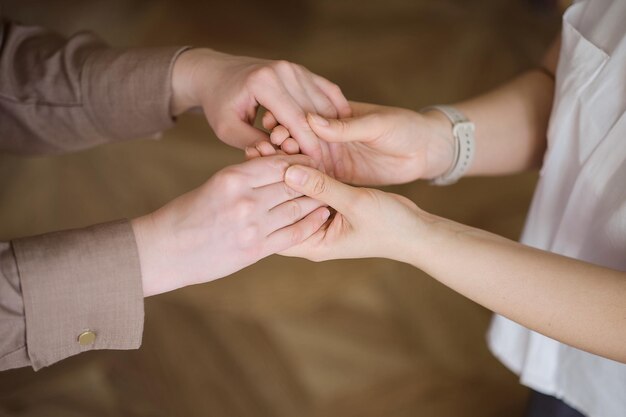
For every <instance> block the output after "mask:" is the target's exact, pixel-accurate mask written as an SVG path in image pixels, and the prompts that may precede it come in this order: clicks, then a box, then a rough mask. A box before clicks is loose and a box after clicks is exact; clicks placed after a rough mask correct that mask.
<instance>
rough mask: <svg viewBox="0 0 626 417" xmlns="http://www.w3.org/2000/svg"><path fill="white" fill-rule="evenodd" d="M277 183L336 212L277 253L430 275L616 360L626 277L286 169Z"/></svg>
mask: <svg viewBox="0 0 626 417" xmlns="http://www.w3.org/2000/svg"><path fill="white" fill-rule="evenodd" d="M286 181H287V183H288V185H289V186H290V187H292V188H293V189H294V190H297V191H298V192H301V193H303V194H305V195H308V196H311V197H313V198H316V199H319V200H321V201H323V202H325V203H327V204H329V205H330V206H332V207H333V208H335V209H336V210H337V211H338V213H337V215H335V217H334V218H333V220H332V222H330V223H329V224H327V225H326V226H325V227H324V228H323V229H321V230H320V231H318V232H317V233H315V234H314V235H313V236H312V237H311V238H309V239H308V240H307V241H306V242H305V243H304V244H301V245H299V246H297V247H295V248H292V249H290V250H288V251H286V252H285V253H284V254H286V255H289V256H301V257H305V258H308V259H312V260H316V261H319V260H326V259H341V258H366V257H384V258H389V259H394V260H397V261H401V262H406V263H409V264H411V265H414V266H415V267H417V268H420V269H422V270H424V271H425V272H427V273H428V274H430V275H431V276H432V277H433V278H435V279H437V280H438V281H440V282H442V283H443V284H445V285H447V286H448V287H450V288H452V289H453V290H455V291H457V292H459V293H460V294H463V295H464V296H466V297H468V298H470V299H472V300H474V301H476V302H477V303H479V304H481V305H483V306H485V307H487V308H489V309H491V310H493V311H495V312H497V313H499V314H502V315H504V316H506V317H508V318H510V319H511V320H514V321H516V322H518V323H520V324H522V325H524V326H526V327H528V328H530V329H533V330H535V331H537V332H540V333H542V334H544V335H546V336H549V337H551V338H554V339H556V340H559V341H561V342H563V343H566V344H569V345H571V346H575V347H577V348H580V349H583V350H586V351H589V352H592V353H595V354H598V355H601V356H605V357H607V358H610V359H614V360H617V361H620V362H624V363H626V330H625V329H626V273H625V272H623V271H617V270H612V269H608V268H604V267H601V266H597V265H592V264H590V263H586V262H581V261H578V260H575V259H571V258H566V257H563V256H560V255H555V254H552V253H549V252H544V251H540V250H536V249H533V248H530V247H527V246H524V245H521V244H519V243H515V242H513V241H510V240H508V239H505V238H502V237H499V236H496V235H493V234H491V233H488V232H485V231H481V230H478V229H474V228H471V227H469V226H464V225H461V224H458V223H455V222H453V221H450V220H445V219H442V218H440V217H437V216H433V215H431V214H428V213H425V212H424V211H422V210H420V209H419V208H417V207H416V206H415V204H414V203H413V202H411V201H409V200H408V199H406V198H403V197H400V196H398V195H394V194H389V193H384V192H382V191H379V190H372V189H367V188H353V187H350V186H348V185H345V184H342V183H340V182H338V181H336V180H334V179H332V178H330V177H328V176H326V175H324V174H322V173H320V172H318V171H315V170H312V169H310V168H306V167H302V168H301V167H292V168H290V169H289V170H288V171H287V177H286Z"/></svg>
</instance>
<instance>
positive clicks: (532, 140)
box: [246, 39, 560, 185]
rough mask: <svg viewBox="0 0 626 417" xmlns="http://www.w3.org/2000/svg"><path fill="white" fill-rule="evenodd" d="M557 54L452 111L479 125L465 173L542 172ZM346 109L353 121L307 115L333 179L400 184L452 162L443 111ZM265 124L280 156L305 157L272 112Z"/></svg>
mask: <svg viewBox="0 0 626 417" xmlns="http://www.w3.org/2000/svg"><path fill="white" fill-rule="evenodd" d="M559 48H560V41H559V39H557V40H556V41H555V42H554V43H553V45H552V47H551V48H550V50H549V51H548V53H547V54H546V56H545V58H544V60H543V63H542V64H541V66H540V67H538V68H535V69H533V70H529V71H527V72H525V73H523V74H522V75H520V76H519V77H517V78H515V79H514V80H512V81H510V82H508V83H506V84H504V85H503V86H501V87H498V88H496V89H494V90H492V91H490V92H488V93H486V94H483V95H480V96H477V97H475V98H472V99H469V100H466V101H463V102H461V103H458V104H456V105H455V106H456V107H457V108H459V109H460V110H461V111H462V112H463V113H465V114H466V116H468V117H469V119H470V120H471V121H473V122H474V124H475V125H476V147H477V149H476V157H475V160H474V162H473V164H472V166H471V167H470V171H469V175H502V174H511V173H516V172H520V171H525V170H528V169H532V168H537V167H539V165H540V164H541V161H542V158H543V154H544V152H545V148H546V131H547V127H548V120H549V118H550V112H551V109H552V97H553V95H554V73H555V70H556V62H557V61H558V55H559ZM351 106H352V117H350V118H341V119H325V118H324V117H320V115H319V114H309V115H308V122H309V125H310V126H311V129H312V130H313V132H315V134H316V135H317V136H318V137H319V138H321V139H323V140H322V142H323V143H324V146H325V147H326V148H327V149H328V159H329V160H330V162H331V164H332V165H334V166H333V169H332V170H329V171H327V172H331V173H333V175H334V177H335V178H337V179H338V180H340V181H343V182H348V183H351V184H359V185H383V184H399V183H405V182H410V181H414V180H417V179H428V178H434V177H437V176H439V175H441V174H442V173H444V172H445V171H446V170H447V169H448V168H449V167H450V165H451V164H452V158H453V154H454V151H453V149H454V145H453V143H454V141H453V137H452V129H451V128H450V121H449V120H448V119H447V118H446V117H445V116H444V115H443V114H441V113H440V112H438V111H430V112H426V113H419V112H416V111H413V110H408V109H402V108H397V107H387V106H379V105H374V104H366V103H356V102H352V103H351ZM321 116H324V115H321ZM263 123H264V126H265V127H266V128H267V129H273V130H272V134H271V140H272V142H273V143H274V144H276V145H280V146H281V148H282V150H283V151H285V152H287V153H297V152H299V151H300V150H301V149H302V150H303V152H305V153H306V150H305V149H304V148H302V146H299V145H301V144H300V142H301V141H300V140H298V139H297V138H295V136H294V135H292V133H291V131H290V129H289V128H288V127H286V126H284V125H280V124H278V122H277V121H276V120H275V118H274V117H273V116H272V115H271V114H270V113H268V114H266V117H264V119H263ZM292 136H293V137H292ZM294 138H295V139H294ZM329 144H330V145H331V146H329ZM275 153H276V151H275V150H274V148H273V147H272V146H269V144H264V143H261V144H257V146H256V149H254V148H253V149H248V150H247V153H246V154H247V157H248V158H254V157H258V156H269V155H273V154H275Z"/></svg>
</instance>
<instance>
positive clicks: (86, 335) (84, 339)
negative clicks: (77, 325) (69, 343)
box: [78, 330, 96, 346]
mask: <svg viewBox="0 0 626 417" xmlns="http://www.w3.org/2000/svg"><path fill="white" fill-rule="evenodd" d="M95 341H96V333H95V332H92V331H91V330H87V331H84V332H82V333H81V334H79V335H78V344H79V345H81V346H89V345H91V344H93V342H95Z"/></svg>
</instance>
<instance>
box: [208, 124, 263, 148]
mask: <svg viewBox="0 0 626 417" xmlns="http://www.w3.org/2000/svg"><path fill="white" fill-rule="evenodd" d="M211 127H212V128H213V131H214V132H215V135H216V136H217V137H218V138H219V139H220V140H221V141H222V142H224V143H226V144H228V145H231V146H235V147H237V148H240V149H243V148H245V147H246V146H251V145H253V144H255V143H257V142H267V141H269V136H268V135H267V133H265V132H263V131H262V130H259V129H257V128H256V127H254V126H251V125H249V124H248V123H246V122H245V121H243V120H241V119H239V118H237V117H226V118H223V119H222V120H221V121H220V122H219V124H216V125H215V126H214V125H213V124H211Z"/></svg>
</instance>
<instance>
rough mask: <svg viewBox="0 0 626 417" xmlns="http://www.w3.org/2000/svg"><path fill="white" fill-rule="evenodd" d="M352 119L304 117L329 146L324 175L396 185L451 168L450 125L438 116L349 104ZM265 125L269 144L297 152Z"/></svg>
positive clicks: (262, 150) (263, 149) (277, 128)
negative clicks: (270, 131) (269, 132)
mask: <svg viewBox="0 0 626 417" xmlns="http://www.w3.org/2000/svg"><path fill="white" fill-rule="evenodd" d="M351 107H352V111H353V117H352V118H347V119H343V120H336V119H326V118H323V117H320V116H319V115H316V114H308V116H307V120H308V122H309V125H310V126H311V130H312V131H313V132H314V133H315V134H316V135H317V136H318V137H319V138H321V139H322V140H323V141H325V142H327V143H328V154H327V155H328V158H329V160H328V161H326V165H331V166H332V169H329V170H328V169H327V172H329V173H332V174H334V177H335V178H337V179H338V180H340V181H342V182H348V183H351V184H358V185H384V184H400V183H405V182H410V181H414V180H416V179H420V178H434V177H436V176H438V175H440V174H442V173H443V172H445V171H446V169H448V167H449V166H450V165H451V164H452V156H453V151H454V145H453V141H452V133H451V132H452V130H451V129H450V122H449V121H448V120H447V119H446V118H445V116H443V115H440V114H438V112H429V113H426V114H421V113H417V112H414V111H411V110H407V109H401V108H397V107H387V106H379V105H375V104H366V103H355V102H352V103H351ZM263 122H264V127H265V128H266V129H273V131H272V133H271V135H270V138H271V142H272V143H273V144H275V145H278V146H280V147H281V149H282V150H283V151H284V152H286V153H288V154H294V153H297V152H299V150H300V149H299V143H300V142H299V141H298V139H297V138H294V137H291V136H292V135H291V134H290V130H289V129H288V127H287V126H281V125H277V124H276V123H275V121H274V120H273V118H272V117H271V115H270V116H269V117H266V118H264V120H263ZM269 145H270V144H268V143H266V142H260V143H257V144H256V146H255V147H254V148H248V149H247V150H246V156H247V157H248V158H249V159H250V158H254V157H258V156H269V155H272V154H275V153H276V151H275V150H274V148H273V147H272V146H269Z"/></svg>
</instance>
